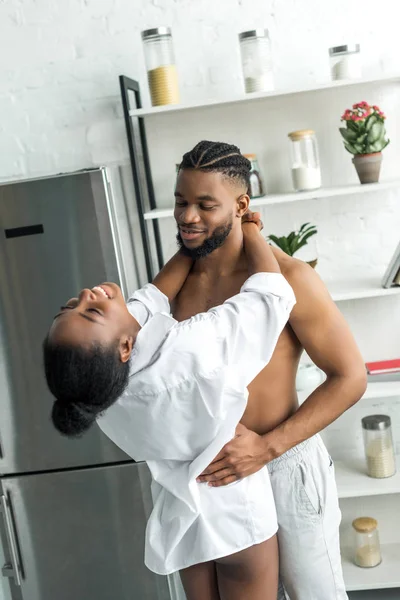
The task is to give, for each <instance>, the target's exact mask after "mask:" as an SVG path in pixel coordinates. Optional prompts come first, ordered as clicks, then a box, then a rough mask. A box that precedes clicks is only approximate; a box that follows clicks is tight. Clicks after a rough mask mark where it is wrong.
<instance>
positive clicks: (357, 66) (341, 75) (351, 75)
mask: <svg viewBox="0 0 400 600" xmlns="http://www.w3.org/2000/svg"><path fill="white" fill-rule="evenodd" d="M329 57H330V63H331V77H332V79H333V80H334V81H336V80H340V79H360V77H361V76H362V65H361V53H360V44H353V45H344V46H334V47H333V48H329Z"/></svg>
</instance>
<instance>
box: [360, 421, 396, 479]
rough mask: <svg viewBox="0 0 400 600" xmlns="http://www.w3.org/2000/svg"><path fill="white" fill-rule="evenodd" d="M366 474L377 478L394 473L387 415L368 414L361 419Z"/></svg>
mask: <svg viewBox="0 0 400 600" xmlns="http://www.w3.org/2000/svg"><path fill="white" fill-rule="evenodd" d="M361 424H362V429H363V436H364V448H365V456H366V459H367V469H368V475H369V476H370V477H376V478H378V479H381V478H384V477H391V476H392V475H394V474H395V473H396V459H395V454H394V448H393V438H392V427H391V420H390V417H389V416H387V415H370V416H368V417H364V418H363V419H361Z"/></svg>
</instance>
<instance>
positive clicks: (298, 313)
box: [264, 264, 367, 462]
mask: <svg viewBox="0 0 400 600" xmlns="http://www.w3.org/2000/svg"><path fill="white" fill-rule="evenodd" d="M289 281H290V283H291V285H292V287H293V289H294V291H295V294H296V297H297V299H298V301H297V305H296V306H295V307H294V309H293V311H292V314H291V316H290V320H289V322H290V325H291V327H292V329H293V331H294V332H295V334H296V336H297V338H298V339H299V341H300V343H301V344H302V346H303V347H304V349H305V350H306V352H307V354H308V355H309V356H310V358H311V359H312V360H313V362H314V363H315V364H316V365H317V366H318V367H319V368H320V369H322V370H323V371H324V372H325V373H326V376H327V379H326V381H325V382H324V383H323V384H322V385H320V386H319V387H318V388H317V389H316V390H315V391H314V392H313V393H312V394H311V395H310V396H309V397H308V398H307V400H306V401H305V402H304V403H303V404H302V405H301V406H300V408H299V409H298V411H297V412H296V413H295V414H294V415H292V416H291V417H290V418H289V419H287V421H284V422H283V423H282V424H281V425H279V426H278V427H277V428H276V429H274V430H273V431H271V432H270V433H268V434H266V435H265V436H264V442H265V460H266V462H269V461H270V460H271V459H272V458H276V457H277V456H280V455H281V454H283V453H284V452H286V451H287V450H289V449H290V448H292V447H293V446H296V445H297V444H299V443H300V442H303V441H304V440H307V439H309V438H310V437H312V436H313V435H315V434H316V433H318V432H320V431H321V430H322V429H324V428H325V427H327V426H328V425H330V423H333V421H335V420H336V419H337V418H338V417H340V415H341V414H343V413H344V412H345V411H346V410H347V409H348V408H350V407H351V406H352V405H353V404H355V403H356V402H358V400H359V399H360V398H361V397H362V395H363V394H364V392H365V389H366V386H367V375H366V369H365V364H364V360H363V358H362V356H361V354H360V351H359V349H358V347H357V345H356V342H355V340H354V338H353V335H352V333H351V331H350V329H349V326H348V325H347V323H346V321H345V319H344V317H343V315H342V314H341V312H340V311H339V309H338V308H337V306H336V304H335V303H334V302H333V300H332V299H331V297H330V295H329V293H328V291H327V289H326V287H325V285H324V284H323V283H322V281H321V279H320V278H319V277H318V275H317V274H316V273H315V271H314V270H313V269H310V268H309V267H308V265H302V264H300V265H299V264H296V268H294V269H293V274H292V276H291V277H289Z"/></svg>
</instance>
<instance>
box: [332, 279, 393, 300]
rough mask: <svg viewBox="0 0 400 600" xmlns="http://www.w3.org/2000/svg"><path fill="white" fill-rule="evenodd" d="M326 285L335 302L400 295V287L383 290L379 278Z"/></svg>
mask: <svg viewBox="0 0 400 600" xmlns="http://www.w3.org/2000/svg"><path fill="white" fill-rule="evenodd" d="M382 275H383V273H382ZM325 284H326V287H327V288H328V290H329V293H330V294H331V296H332V298H333V300H334V301H335V302H344V301H346V300H360V299H362V298H378V297H379V296H393V295H397V294H400V286H395V287H391V288H388V289H386V288H383V287H382V285H381V280H380V278H379V277H368V278H367V277H362V276H360V278H359V279H354V280H353V279H352V280H346V279H344V280H343V281H339V280H338V281H326V282H325Z"/></svg>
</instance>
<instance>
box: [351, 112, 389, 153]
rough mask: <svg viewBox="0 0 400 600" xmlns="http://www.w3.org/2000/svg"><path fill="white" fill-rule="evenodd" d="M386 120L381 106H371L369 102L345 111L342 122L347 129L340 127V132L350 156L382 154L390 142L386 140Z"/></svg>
mask: <svg viewBox="0 0 400 600" xmlns="http://www.w3.org/2000/svg"><path fill="white" fill-rule="evenodd" d="M385 119H386V116H385V115H384V114H383V112H382V111H381V109H380V108H379V106H375V105H374V106H370V105H369V104H368V102H359V103H358V104H353V108H352V109H347V110H345V111H344V114H343V115H342V118H341V120H342V121H344V122H345V123H346V127H340V128H339V131H340V133H341V134H342V136H343V139H344V147H345V148H346V150H347V151H348V152H350V154H373V153H375V152H382V150H383V149H384V148H386V146H387V145H388V144H389V141H390V140H388V139H386V130H385Z"/></svg>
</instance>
